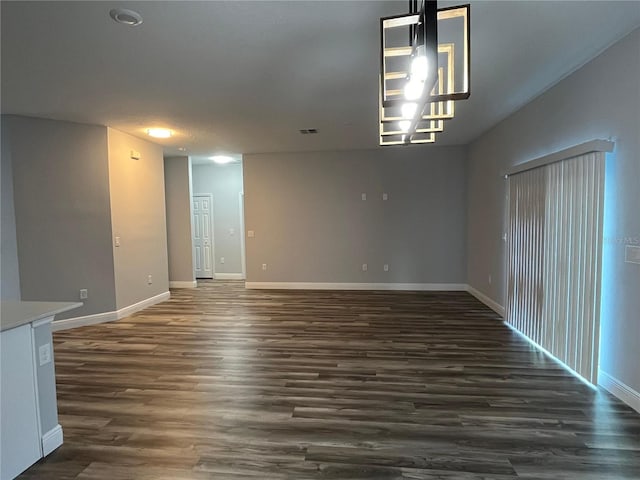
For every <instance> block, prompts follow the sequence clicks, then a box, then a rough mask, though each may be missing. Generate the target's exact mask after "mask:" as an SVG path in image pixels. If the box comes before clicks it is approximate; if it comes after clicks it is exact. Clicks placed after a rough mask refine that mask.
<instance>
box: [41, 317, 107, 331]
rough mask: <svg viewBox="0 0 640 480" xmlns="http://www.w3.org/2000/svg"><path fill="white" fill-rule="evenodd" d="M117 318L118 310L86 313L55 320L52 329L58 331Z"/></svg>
mask: <svg viewBox="0 0 640 480" xmlns="http://www.w3.org/2000/svg"><path fill="white" fill-rule="evenodd" d="M115 320H118V313H117V312H104V313H95V314H93V315H85V316H84V317H73V318H64V319H62V320H54V321H53V323H52V324H51V331H52V332H58V331H60V330H68V329H70V328H76V327H86V326H88V325H97V324H98V323H106V322H113V321H115Z"/></svg>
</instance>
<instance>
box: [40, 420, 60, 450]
mask: <svg viewBox="0 0 640 480" xmlns="http://www.w3.org/2000/svg"><path fill="white" fill-rule="evenodd" d="M63 439H64V437H63V435H62V427H61V426H60V424H58V425H56V426H55V427H53V428H52V429H51V430H49V431H48V432H47V433H45V434H44V435H42V454H43V456H45V457H46V456H47V455H49V454H50V453H51V452H53V451H54V450H55V449H56V448H58V447H59V446H60V445H62V442H63Z"/></svg>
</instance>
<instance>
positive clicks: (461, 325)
mask: <svg viewBox="0 0 640 480" xmlns="http://www.w3.org/2000/svg"><path fill="white" fill-rule="evenodd" d="M201 283H202V286H201V287H199V288H198V289H197V290H174V291H172V298H171V300H170V301H168V302H165V303H162V304H160V305H156V306H154V307H152V308H149V309H147V310H144V311H143V312H139V313H138V314H136V315H133V316H132V317H130V318H126V319H123V320H120V321H118V322H115V323H110V324H103V325H98V326H91V327H83V328H78V329H74V330H68V331H64V332H58V333H56V334H55V336H54V340H55V358H56V373H57V386H58V402H59V404H58V406H59V410H60V423H61V424H62V426H63V428H64V436H65V442H64V445H63V446H62V447H61V448H59V449H58V450H57V451H56V452H54V453H52V454H51V455H50V456H49V457H48V458H47V459H45V460H43V461H41V462H40V463H38V464H36V465H35V466H33V467H32V468H31V469H29V470H28V471H27V472H26V473H25V474H23V475H22V476H21V477H20V478H22V479H35V478H37V479H61V480H62V479H78V480H80V479H83V480H86V479H96V480H131V479H140V480H151V479H153V480H204V479H224V480H227V479H229V480H231V479H233V480H235V479H249V480H252V479H296V480H307V479H308V480H317V479H363V480H364V479H367V480H368V479H374V480H383V479H384V480H391V479H441V480H453V479H460V480H472V479H473V480H479V479H496V480H507V479H520V478H526V479H555V480H575V479H588V480H591V479H593V480H602V479H638V478H640V415H639V414H638V413H636V412H634V411H633V410H631V409H630V408H628V407H627V406H625V405H624V404H622V403H621V402H619V401H617V400H616V399H615V398H613V397H612V396H610V395H609V394H607V393H606V392H604V391H603V390H601V389H600V390H598V391H594V390H592V389H591V388H589V387H587V386H585V385H584V384H582V383H581V382H580V381H578V380H577V379H575V378H574V377H572V376H571V375H569V374H568V373H566V372H565V371H564V370H563V369H562V368H561V367H559V366H558V365H557V364H556V363H555V362H554V361H552V360H549V359H548V358H546V357H545V356H544V355H543V354H541V353H539V352H538V351H536V350H535V349H533V348H532V347H531V346H529V344H528V343H526V342H525V341H524V340H523V339H521V338H520V337H519V336H518V335H517V334H515V333H513V332H512V331H511V330H510V329H508V328H507V327H506V326H505V325H504V324H503V323H502V322H501V321H500V319H499V318H498V317H497V316H496V314H494V313H493V312H492V311H490V310H489V309H487V308H486V307H485V306H483V305H482V304H480V303H479V302H478V301H477V300H475V299H474V298H473V297H471V296H470V295H468V294H466V293H430V292H425V293H409V292H302V291H286V292H281V291H264V290H262V291H255V290H253V291H252V290H245V289H244V286H243V283H240V282H224V283H218V282H201Z"/></svg>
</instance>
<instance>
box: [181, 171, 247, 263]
mask: <svg viewBox="0 0 640 480" xmlns="http://www.w3.org/2000/svg"><path fill="white" fill-rule="evenodd" d="M240 192H242V165H241V164H240V163H230V164H226V165H216V164H211V165H194V166H193V193H194V194H196V193H211V194H213V235H214V255H215V266H214V272H215V273H217V274H219V273H241V272H242V256H241V255H242V253H241V252H242V251H241V241H242V238H241V235H242V232H241V231H240V228H241V227H240V225H241V223H240V197H239V194H240ZM231 229H233V234H231ZM221 257H224V259H225V263H224V264H223V263H221V262H220V258H221Z"/></svg>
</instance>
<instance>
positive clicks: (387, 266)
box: [382, 263, 389, 272]
mask: <svg viewBox="0 0 640 480" xmlns="http://www.w3.org/2000/svg"><path fill="white" fill-rule="evenodd" d="M382 269H383V270H384V271H385V272H388V271H389V265H387V264H386V263H385V264H384V266H383V267H382Z"/></svg>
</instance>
